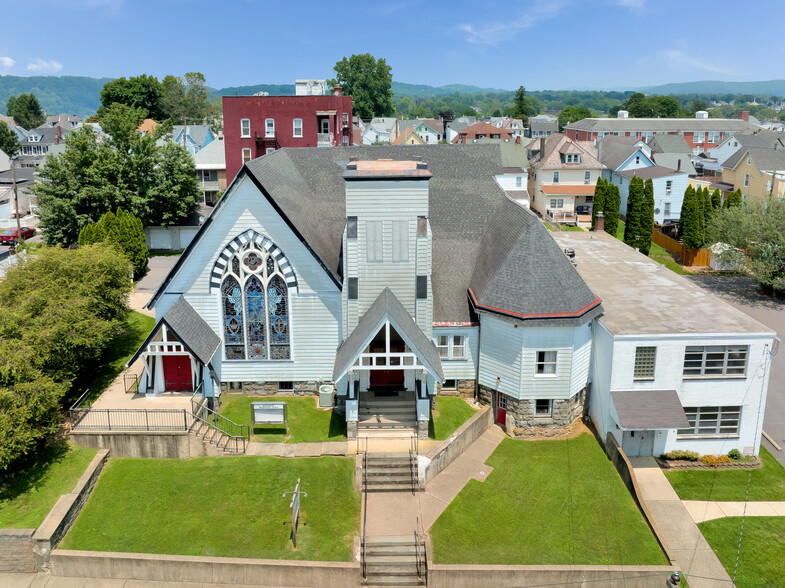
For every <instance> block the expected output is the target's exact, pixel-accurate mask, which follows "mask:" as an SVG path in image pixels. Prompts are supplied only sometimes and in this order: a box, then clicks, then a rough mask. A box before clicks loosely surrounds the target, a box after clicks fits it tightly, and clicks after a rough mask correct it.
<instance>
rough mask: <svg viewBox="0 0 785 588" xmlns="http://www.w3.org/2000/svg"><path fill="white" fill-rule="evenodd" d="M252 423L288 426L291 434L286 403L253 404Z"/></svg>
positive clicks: (287, 430) (287, 431) (287, 428)
mask: <svg viewBox="0 0 785 588" xmlns="http://www.w3.org/2000/svg"><path fill="white" fill-rule="evenodd" d="M251 423H252V424H253V425H286V434H287V435H288V434H289V414H288V411H287V409H286V403H285V402H252V403H251Z"/></svg>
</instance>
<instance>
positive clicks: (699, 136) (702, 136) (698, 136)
mask: <svg viewBox="0 0 785 588" xmlns="http://www.w3.org/2000/svg"><path fill="white" fill-rule="evenodd" d="M705 140H706V133H705V132H704V131H695V132H694V133H692V142H693V143H703V142H704V141H705Z"/></svg>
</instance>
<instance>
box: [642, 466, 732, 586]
mask: <svg viewBox="0 0 785 588" xmlns="http://www.w3.org/2000/svg"><path fill="white" fill-rule="evenodd" d="M629 459H630V463H631V465H632V467H633V470H634V471H635V477H636V479H637V481H638V487H639V488H640V491H641V495H642V498H643V500H644V501H645V502H646V506H647V507H648V508H649V512H651V514H652V517H653V518H654V524H655V525H657V527H658V528H659V530H660V533H661V534H662V537H663V541H664V542H665V546H666V548H667V550H668V553H669V554H670V556H671V557H672V558H673V559H674V560H675V563H676V565H677V566H678V567H679V569H681V571H682V572H684V573H685V574H687V579H688V581H689V583H690V588H727V587H728V586H730V585H731V583H730V582H731V579H730V576H728V573H727V572H726V571H725V568H724V567H723V566H722V563H720V560H719V559H718V558H717V555H716V554H715V553H714V550H713V549H712V548H711V546H710V545H709V543H708V542H707V541H706V539H705V538H704V537H703V534H702V533H701V532H700V529H698V526H697V525H696V524H695V522H694V521H693V519H692V516H691V515H690V512H689V510H688V509H687V507H686V506H685V505H684V503H682V501H681V500H680V499H679V497H678V495H677V494H676V491H675V490H674V489H673V487H672V486H671V485H670V482H668V479H667V478H666V477H665V474H663V473H662V470H661V469H660V466H659V465H658V464H657V462H656V460H655V459H654V458H653V457H631V458H629ZM706 578H713V579H706Z"/></svg>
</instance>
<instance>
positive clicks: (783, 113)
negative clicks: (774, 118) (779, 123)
mask: <svg viewBox="0 0 785 588" xmlns="http://www.w3.org/2000/svg"><path fill="white" fill-rule="evenodd" d="M778 118H779V119H780V120H785V110H780V115H779V117H778Z"/></svg>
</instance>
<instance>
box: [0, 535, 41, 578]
mask: <svg viewBox="0 0 785 588" xmlns="http://www.w3.org/2000/svg"><path fill="white" fill-rule="evenodd" d="M34 533H35V529H0V573H17V574H22V573H32V572H35V571H37V568H36V565H35V554H34V553H33V543H32V541H33V534H34Z"/></svg>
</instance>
